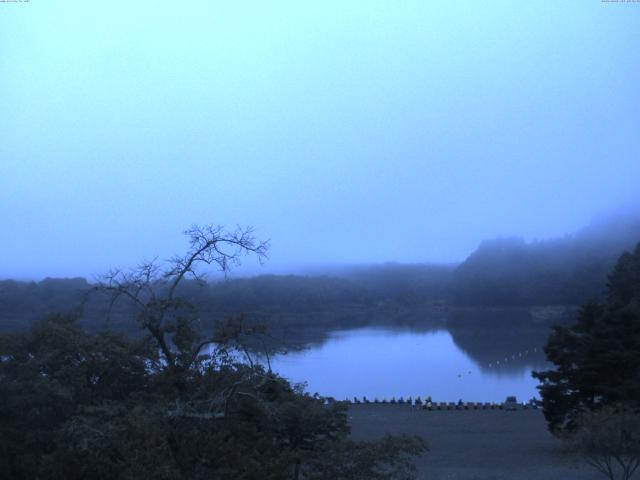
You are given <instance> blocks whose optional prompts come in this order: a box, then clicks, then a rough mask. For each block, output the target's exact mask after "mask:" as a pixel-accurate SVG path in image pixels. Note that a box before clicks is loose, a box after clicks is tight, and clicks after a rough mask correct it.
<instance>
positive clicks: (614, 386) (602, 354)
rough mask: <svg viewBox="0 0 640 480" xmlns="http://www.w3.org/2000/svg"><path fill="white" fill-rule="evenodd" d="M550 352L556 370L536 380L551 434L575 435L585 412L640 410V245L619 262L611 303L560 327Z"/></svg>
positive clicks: (587, 307)
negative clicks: (623, 406) (619, 407)
mask: <svg viewBox="0 0 640 480" xmlns="http://www.w3.org/2000/svg"><path fill="white" fill-rule="evenodd" d="M545 352H546V354H547V357H548V359H549V361H550V362H551V363H553V364H554V365H555V367H556V368H555V369H554V370H548V371H544V372H534V373H533V376H534V377H535V378H538V379H539V380H540V381H541V382H542V384H541V385H540V386H539V387H538V389H539V390H540V394H541V396H542V403H543V409H544V414H545V417H546V419H547V422H548V424H549V428H550V430H551V431H553V432H560V431H564V430H572V429H574V428H575V422H576V418H577V417H578V416H579V415H580V414H581V413H582V412H585V411H593V410H598V409H599V408H600V407H603V406H605V405H614V404H627V405H629V406H631V407H632V408H640V244H639V245H638V246H637V247H636V249H635V251H634V252H633V253H625V254H623V255H622V256H621V257H620V259H619V260H618V262H617V264H616V266H615V268H614V269H613V272H612V273H611V275H610V277H609V283H608V295H607V300H606V302H605V303H604V304H602V305H600V304H595V303H589V304H587V305H584V306H583V307H582V309H581V311H580V313H579V315H578V318H577V323H576V324H575V325H573V326H571V327H555V328H554V331H553V333H552V335H551V337H550V338H549V341H548V343H547V346H546V348H545Z"/></svg>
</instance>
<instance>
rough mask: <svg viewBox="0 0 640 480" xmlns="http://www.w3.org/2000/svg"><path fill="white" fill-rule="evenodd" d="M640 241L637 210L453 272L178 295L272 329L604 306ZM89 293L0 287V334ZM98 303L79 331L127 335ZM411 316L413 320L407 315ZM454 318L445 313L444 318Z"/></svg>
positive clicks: (5, 283)
mask: <svg viewBox="0 0 640 480" xmlns="http://www.w3.org/2000/svg"><path fill="white" fill-rule="evenodd" d="M638 242H640V210H638V211H636V212H633V213H626V214H624V215H617V216H613V217H609V218H607V219H604V220H599V221H596V222H594V223H592V224H591V225H589V226H588V227H586V228H583V229H581V230H580V231H578V232H577V233H575V234H574V235H569V236H565V237H562V238H557V239H551V240H544V241H536V242H525V241H524V240H523V239H521V238H497V239H493V240H487V241H484V242H482V243H481V244H480V246H479V247H478V248H477V249H476V250H475V251H474V252H473V253H471V255H469V257H468V258H467V259H466V260H465V261H464V262H462V263H460V264H458V265H437V264H411V265H404V264H396V263H386V264H379V265H370V266H360V267H350V268H344V269H341V270H339V271H336V272H334V273H333V275H332V276H327V275H314V276H301V275H262V276H257V277H250V278H239V279H232V280H228V281H219V282H212V283H210V284H208V285H206V286H205V287H199V286H198V285H197V284H196V282H186V283H185V285H184V289H183V291H182V294H183V295H184V296H186V297H187V298H189V299H190V300H191V301H192V302H193V303H194V304H196V305H198V307H199V308H200V310H201V311H203V312H206V315H207V317H208V318H207V319H203V321H210V320H211V319H215V318H220V317H221V316H224V315H225V314H228V313H238V312H244V313H248V314H250V315H252V316H255V317H257V318H260V319H264V320H265V321H267V322H268V323H270V324H272V325H275V326H278V327H283V326H287V327H291V328H300V327H304V326H313V327H320V328H323V327H329V326H333V327H335V326H337V325H340V326H345V327H348V326H349V325H356V324H357V325H361V324H363V323H366V322H367V321H373V320H372V319H374V318H376V319H378V320H379V319H380V318H387V319H389V321H390V322H392V321H394V320H397V321H400V319H401V318H403V317H404V318H407V317H411V316H412V317H413V318H417V317H422V316H424V314H423V313H419V312H428V311H429V308H430V307H436V308H435V311H436V312H442V311H444V309H445V307H446V306H449V307H450V308H455V307H465V308H467V307H528V306H549V305H580V304H582V303H584V302H586V301H588V300H591V299H594V300H599V299H601V298H602V296H603V294H604V291H605V286H606V283H607V276H608V274H609V272H610V271H611V268H612V267H613V265H614V263H615V262H616V260H617V259H618V257H619V256H620V255H621V254H622V253H623V252H624V251H629V250H632V249H633V248H634V247H635V245H636V244H637V243H638ZM90 288H91V284H90V283H89V282H87V280H85V279H83V278H72V279H51V278H47V279H44V280H42V281H40V282H22V281H15V280H2V281H0V330H14V329H21V328H27V327H28V326H29V325H30V324H31V323H32V322H33V321H34V320H37V319H38V318H41V317H43V316H44V315H46V314H48V313H53V312H70V311H71V312H73V311H79V307H80V305H81V303H82V300H83V299H84V295H85V292H86V291H88V290H89V289H90ZM106 305H107V302H106V300H105V299H104V298H103V299H100V298H93V299H91V300H90V301H89V302H88V303H87V304H86V305H85V308H84V310H83V318H84V324H85V325H88V326H91V327H93V328H97V327H99V326H104V325H107V326H110V327H113V328H116V329H120V330H123V329H124V330H127V329H135V328H136V327H135V325H131V310H130V309H128V307H126V306H121V307H119V308H117V309H116V310H115V311H113V312H112V313H111V315H110V316H109V318H108V319H107V315H106V310H107V308H106ZM411 312H413V313H411ZM451 313H452V314H453V312H451Z"/></svg>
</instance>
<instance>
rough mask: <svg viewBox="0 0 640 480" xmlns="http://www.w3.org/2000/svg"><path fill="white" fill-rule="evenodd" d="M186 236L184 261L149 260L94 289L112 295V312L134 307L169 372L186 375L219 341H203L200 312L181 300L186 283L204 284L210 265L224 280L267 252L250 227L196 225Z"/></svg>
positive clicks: (112, 273)
mask: <svg viewBox="0 0 640 480" xmlns="http://www.w3.org/2000/svg"><path fill="white" fill-rule="evenodd" d="M184 233H185V235H186V236H187V237H188V238H189V248H188V250H187V253H186V254H184V255H183V256H174V257H172V258H170V259H169V260H167V261H164V262H160V261H158V259H157V258H156V259H154V260H151V261H145V262H143V263H141V264H140V265H139V266H138V267H137V268H135V269H132V270H130V271H123V270H111V271H109V272H108V273H107V274H106V275H104V276H103V277H102V278H100V281H99V283H98V285H97V286H96V287H95V290H96V291H100V292H104V293H107V294H108V295H109V297H110V301H111V303H110V306H111V307H113V305H114V304H115V303H116V302H118V301H122V300H125V301H128V302H130V303H131V304H132V305H133V306H134V308H135V310H136V319H137V321H138V322H139V323H140V325H141V327H142V328H143V329H145V330H146V331H147V332H148V333H149V334H150V335H151V337H152V338H153V339H154V340H155V342H156V343H157V346H158V348H159V350H160V353H161V355H162V357H163V361H164V362H165V364H166V366H167V368H170V369H174V370H188V369H189V368H190V367H191V365H192V364H193V363H194V361H195V360H196V359H197V357H198V355H199V354H200V352H201V351H202V349H203V348H204V347H206V346H207V345H209V344H211V343H213V342H215V341H216V335H214V334H213V333H212V334H211V335H210V336H203V335H202V333H201V332H199V331H198V329H197V328H195V326H194V321H195V320H196V319H197V312H196V311H195V308H194V307H193V305H191V304H190V303H189V302H187V301H185V300H184V299H183V298H181V297H180V296H179V289H180V287H181V285H182V284H183V282H184V281H185V280H187V279H193V280H196V281H197V282H199V283H204V280H205V276H206V272H205V271H204V268H206V267H210V266H213V267H215V269H216V270H218V271H220V272H222V273H224V274H225V276H226V275H227V274H228V273H229V272H230V270H231V269H232V267H234V266H237V265H239V264H240V261H241V259H242V257H244V256H247V255H255V256H256V257H257V258H258V260H259V261H260V262H262V261H263V260H264V259H265V258H266V254H267V250H268V247H269V245H268V242H265V241H258V240H256V238H255V237H254V234H253V230H252V229H251V228H241V227H238V228H236V229H235V230H233V231H228V230H225V229H224V228H223V227H221V226H214V225H205V226H198V225H194V226H192V227H191V228H190V229H189V230H187V231H186V232H184Z"/></svg>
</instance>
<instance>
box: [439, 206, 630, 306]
mask: <svg viewBox="0 0 640 480" xmlns="http://www.w3.org/2000/svg"><path fill="white" fill-rule="evenodd" d="M638 242H640V212H638V211H635V212H633V213H631V214H625V215H617V216H614V217H609V218H606V219H600V220H598V221H595V222H593V223H592V224H591V225H589V226H588V227H586V228H584V229H582V230H580V231H578V232H577V233H575V234H574V235H571V236H566V237H564V238H558V239H551V240H544V241H536V242H531V243H528V242H525V241H524V240H523V239H521V238H498V239H494V240H488V241H485V242H483V243H482V244H481V245H480V246H479V247H478V249H477V250H476V251H474V252H473V253H472V254H471V255H470V256H469V257H468V258H467V259H466V260H465V261H464V262H463V263H461V264H460V265H459V266H458V267H457V268H456V269H455V271H454V272H453V280H452V284H451V300H452V303H454V304H458V305H557V304H570V305H579V304H581V303H584V302H586V301H589V300H597V299H601V298H602V295H603V293H604V289H605V286H606V282H607V275H608V274H609V272H610V271H611V268H612V267H613V265H614V264H615V261H616V260H617V258H618V257H619V256H620V254H621V253H622V252H624V251H627V250H632V249H633V248H634V247H635V245H636V244H637V243H638Z"/></svg>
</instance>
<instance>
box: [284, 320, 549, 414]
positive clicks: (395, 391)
mask: <svg viewBox="0 0 640 480" xmlns="http://www.w3.org/2000/svg"><path fill="white" fill-rule="evenodd" d="M548 332H549V331H548V329H531V328H522V329H517V328H516V329H511V330H508V331H505V330H504V329H478V328H475V329H472V328H460V329H455V330H453V329H446V330H445V329H433V330H422V331H421V330H415V329H408V328H407V329H397V328H358V329H352V330H341V331H334V332H331V333H330V334H329V336H328V338H327V339H326V341H324V342H322V343H319V344H315V345H312V346H310V347H309V348H308V349H307V350H303V351H300V352H293V353H289V354H286V355H279V356H277V357H275V358H273V359H272V365H273V369H274V370H275V371H277V372H278V373H280V374H281V375H282V376H284V377H286V378H288V379H289V380H291V381H293V382H303V381H304V382H306V383H307V390H308V391H309V392H310V393H315V392H318V393H320V394H321V395H323V396H331V397H334V398H336V399H339V400H343V399H346V398H353V397H358V398H362V397H363V396H366V397H367V398H368V399H370V400H373V399H374V398H376V397H377V398H379V399H383V398H386V399H390V398H391V397H396V398H398V397H400V396H402V397H404V398H407V397H408V396H411V397H415V396H417V395H419V396H421V397H422V398H425V397H426V396H427V395H431V397H432V398H433V400H434V401H457V400H459V399H462V400H463V401H481V402H490V401H495V402H498V401H503V400H504V399H505V397H506V396H508V395H515V396H517V398H518V401H523V400H529V399H530V398H532V397H539V395H538V392H537V390H536V385H537V381H536V380H534V379H533V378H532V377H531V371H532V370H538V369H544V368H546V367H547V365H546V363H545V359H544V354H543V353H542V347H543V345H544V343H545V341H546V338H547V335H548Z"/></svg>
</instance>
